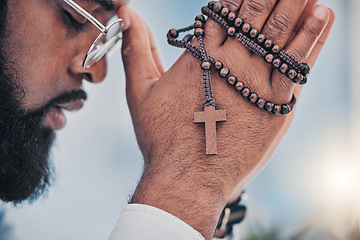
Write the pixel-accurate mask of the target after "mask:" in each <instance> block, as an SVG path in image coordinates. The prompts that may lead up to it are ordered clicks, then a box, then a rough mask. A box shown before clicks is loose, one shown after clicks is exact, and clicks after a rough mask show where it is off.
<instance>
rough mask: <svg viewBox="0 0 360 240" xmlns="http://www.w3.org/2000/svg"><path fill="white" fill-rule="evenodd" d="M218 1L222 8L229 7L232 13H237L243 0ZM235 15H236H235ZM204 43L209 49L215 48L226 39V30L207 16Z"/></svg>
mask: <svg viewBox="0 0 360 240" xmlns="http://www.w3.org/2000/svg"><path fill="white" fill-rule="evenodd" d="M219 3H220V4H221V5H222V6H224V8H227V9H229V10H230V11H231V12H233V13H237V12H238V11H239V9H240V6H241V4H242V3H243V0H220V1H219ZM235 16H236V15H235ZM206 30H207V31H206V32H207V34H206V35H205V39H204V40H205V43H206V46H207V47H208V48H209V49H216V48H218V47H219V46H221V45H222V44H223V43H224V42H225V41H226V39H227V37H228V35H227V33H226V31H225V30H224V29H223V28H222V27H221V26H220V25H219V24H218V23H216V22H215V21H213V20H212V19H210V18H209V20H208V21H207V23H206Z"/></svg>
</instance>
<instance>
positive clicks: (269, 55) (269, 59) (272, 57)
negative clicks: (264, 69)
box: [265, 54, 274, 63]
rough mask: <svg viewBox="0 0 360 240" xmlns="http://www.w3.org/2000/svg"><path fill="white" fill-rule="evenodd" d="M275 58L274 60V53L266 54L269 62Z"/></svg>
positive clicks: (266, 59)
mask: <svg viewBox="0 0 360 240" xmlns="http://www.w3.org/2000/svg"><path fill="white" fill-rule="evenodd" d="M273 60H274V55H272V54H268V55H266V56H265V61H266V62H267V63H272V61H273Z"/></svg>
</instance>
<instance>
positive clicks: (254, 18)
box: [239, 0, 289, 31]
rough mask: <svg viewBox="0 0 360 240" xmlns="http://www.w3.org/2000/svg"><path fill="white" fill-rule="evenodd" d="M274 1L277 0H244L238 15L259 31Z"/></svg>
mask: <svg viewBox="0 0 360 240" xmlns="http://www.w3.org/2000/svg"><path fill="white" fill-rule="evenodd" d="M286 1H289V0H286ZM276 2H277V0H244V3H243V4H242V6H241V9H240V12H239V17H240V18H242V19H243V20H244V21H245V22H247V23H249V24H251V26H252V27H253V28H256V29H258V30H259V31H260V30H261V29H262V27H263V26H264V23H265V22H266V19H267V18H268V17H269V15H270V13H271V11H272V9H273V8H274V6H275V4H276Z"/></svg>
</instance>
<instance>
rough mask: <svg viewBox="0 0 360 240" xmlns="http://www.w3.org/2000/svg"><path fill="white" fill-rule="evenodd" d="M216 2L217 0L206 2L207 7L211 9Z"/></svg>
mask: <svg viewBox="0 0 360 240" xmlns="http://www.w3.org/2000/svg"><path fill="white" fill-rule="evenodd" d="M216 3H217V1H210V2H209V3H208V7H209V8H210V9H212V8H214V5H215V4H216Z"/></svg>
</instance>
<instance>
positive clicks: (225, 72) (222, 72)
mask: <svg viewBox="0 0 360 240" xmlns="http://www.w3.org/2000/svg"><path fill="white" fill-rule="evenodd" d="M229 74H230V70H229V69H228V68H222V69H221V70H220V72H219V75H220V77H222V78H227V76H229Z"/></svg>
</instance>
